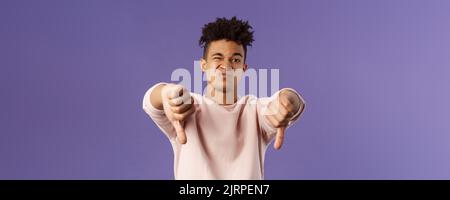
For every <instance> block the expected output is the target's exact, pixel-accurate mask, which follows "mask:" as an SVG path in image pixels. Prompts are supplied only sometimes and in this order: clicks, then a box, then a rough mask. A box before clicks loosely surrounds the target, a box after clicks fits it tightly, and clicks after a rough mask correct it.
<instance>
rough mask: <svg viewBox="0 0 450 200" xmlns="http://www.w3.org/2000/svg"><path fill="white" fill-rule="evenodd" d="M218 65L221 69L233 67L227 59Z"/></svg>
mask: <svg viewBox="0 0 450 200" xmlns="http://www.w3.org/2000/svg"><path fill="white" fill-rule="evenodd" d="M219 67H220V69H221V70H231V69H233V67H231V62H230V61H227V60H225V61H224V62H223V63H222V64H221V65H220V66H219Z"/></svg>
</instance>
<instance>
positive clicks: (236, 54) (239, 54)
mask: <svg viewBox="0 0 450 200" xmlns="http://www.w3.org/2000/svg"><path fill="white" fill-rule="evenodd" d="M233 56H240V57H244V56H242V54H241V53H233Z"/></svg>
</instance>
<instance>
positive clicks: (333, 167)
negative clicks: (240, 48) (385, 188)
mask: <svg viewBox="0 0 450 200" xmlns="http://www.w3.org/2000/svg"><path fill="white" fill-rule="evenodd" d="M449 10H450V2H449V1H444V0H442V1H439V0H435V1H425V0H396V1H391V0H377V1H375V0H373V1H367V0H363V1H360V0H342V1H331V0H330V1H323V0H321V1H312V0H311V1H252V2H248V1H178V2H175V1H159V2H156V1H129V0H127V1H125V0H122V1H113V0H108V1H106V0H95V1H91V0H89V1H88V0H77V1H75V0H71V1H69V0H62V1H60V0H54V1H50V0H39V1H32V0H2V1H0V24H1V25H0V58H1V59H0V66H1V73H0V80H1V84H0V88H1V104H0V110H1V112H0V122H1V126H0V179H171V178H173V159H172V156H173V154H172V150H171V148H170V144H169V142H168V141H167V140H166V138H165V137H164V136H163V135H162V134H161V133H160V132H159V130H158V129H157V127H156V126H155V125H154V124H153V122H152V121H150V119H149V118H148V117H147V116H146V115H145V113H144V112H143V110H142V108H141V100H142V97H143V94H144V92H145V90H146V89H147V88H148V87H149V86H151V85H152V84H154V83H156V82H160V81H168V80H169V79H170V74H171V72H172V70H173V69H175V68H178V67H186V68H189V69H191V67H192V66H193V61H194V60H195V59H198V58H199V57H200V56H201V49H200V48H199V47H198V44H197V41H198V38H199V35H200V27H201V26H202V25H203V24H204V23H206V22H209V21H212V20H214V19H215V17H222V16H226V17H230V16H233V15H237V16H239V17H240V18H244V19H248V20H249V21H250V22H251V24H252V25H253V27H254V30H255V37H256V42H255V44H254V46H253V47H252V48H250V49H249V59H248V62H249V64H250V65H251V66H263V67H277V68H280V70H281V71H280V76H281V78H282V80H281V83H280V86H281V87H288V86H289V87H294V88H296V89H298V90H299V91H300V92H301V93H302V94H303V96H304V97H305V99H306V101H307V104H308V105H307V109H306V112H305V114H304V116H303V118H302V119H301V120H300V121H299V122H298V123H297V124H295V125H294V126H293V127H292V128H291V129H289V130H288V132H287V134H288V135H287V141H286V143H285V146H284V148H283V149H282V150H281V151H279V152H275V151H274V150H273V149H272V148H270V149H269V152H268V154H267V157H266V173H265V174H266V178H267V179H450V121H449V119H450V105H449V102H450V90H449V86H450V79H449V76H450V23H449V21H450V12H449Z"/></svg>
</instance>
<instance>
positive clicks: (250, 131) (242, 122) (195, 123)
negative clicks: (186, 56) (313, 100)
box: [143, 84, 301, 179]
mask: <svg viewBox="0 0 450 200" xmlns="http://www.w3.org/2000/svg"><path fill="white" fill-rule="evenodd" d="M157 85H158V84H157ZM157 85H155V86H153V87H152V88H150V89H149V90H148V91H147V92H146V93H145V95H144V100H143V109H144V111H145V112H146V113H147V114H148V115H149V116H150V117H151V118H152V119H153V121H154V122H155V123H156V125H158V127H159V128H160V129H161V131H162V132H163V133H164V134H165V135H166V136H167V138H169V141H170V143H171V144H172V149H173V152H174V173H175V179H264V156H265V152H266V149H267V147H268V146H269V144H270V142H271V141H272V140H273V138H274V136H275V134H276V132H277V129H276V128H274V127H272V126H271V125H270V124H269V123H268V122H267V121H266V119H265V117H264V115H262V113H263V112H262V110H263V109H265V108H266V107H267V104H268V103H269V102H270V101H271V100H272V99H274V98H275V97H276V95H277V94H274V95H273V96H272V97H270V98H256V97H255V96H252V95H248V96H245V97H241V98H240V99H239V100H238V101H237V103H235V104H233V105H226V106H223V105H219V104H216V103H214V102H213V101H212V100H211V99H209V98H207V97H205V96H201V95H199V94H196V93H191V96H192V97H193V99H194V102H195V104H194V106H195V108H196V111H195V112H194V113H193V114H192V115H190V116H189V117H188V119H187V120H186V121H185V122H184V128H185V132H186V137H187V143H186V144H184V145H182V144H180V143H179V142H178V141H177V139H176V132H175V129H174V127H173V126H172V124H171V122H170V121H169V120H168V118H167V117H166V116H165V114H164V111H162V110H158V109H156V108H155V107H153V106H152V104H151V102H150V94H151V92H152V90H153V88H155V87H156V86H157ZM297 94H298V93H297ZM299 97H300V98H301V96H300V95H299ZM199 102H203V103H201V104H199ZM297 114H299V113H297ZM297 114H296V115H297ZM291 124H292V121H291V122H290V123H289V125H291Z"/></svg>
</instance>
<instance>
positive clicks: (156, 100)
mask: <svg viewBox="0 0 450 200" xmlns="http://www.w3.org/2000/svg"><path fill="white" fill-rule="evenodd" d="M164 86H166V84H160V85H158V86H157V87H156V88H154V89H153V91H152V93H151V94H150V103H151V104H152V106H153V107H155V108H157V109H159V110H163V109H164V108H163V102H162V96H161V92H162V89H163V88H164Z"/></svg>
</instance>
